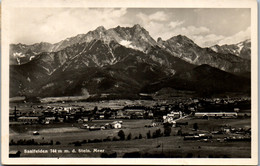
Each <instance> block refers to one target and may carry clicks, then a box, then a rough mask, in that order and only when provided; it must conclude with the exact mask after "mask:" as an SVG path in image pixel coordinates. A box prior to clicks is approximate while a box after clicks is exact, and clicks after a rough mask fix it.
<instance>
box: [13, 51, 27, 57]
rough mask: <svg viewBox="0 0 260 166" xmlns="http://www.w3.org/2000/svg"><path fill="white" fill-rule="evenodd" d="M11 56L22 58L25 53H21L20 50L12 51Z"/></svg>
mask: <svg viewBox="0 0 260 166" xmlns="http://www.w3.org/2000/svg"><path fill="white" fill-rule="evenodd" d="M13 56H14V57H19V58H24V57H25V55H24V54H23V53H21V52H15V53H13Z"/></svg>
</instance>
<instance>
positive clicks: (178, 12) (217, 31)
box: [10, 8, 251, 47]
mask: <svg viewBox="0 0 260 166" xmlns="http://www.w3.org/2000/svg"><path fill="white" fill-rule="evenodd" d="M250 20H251V17H250V9H247V8H14V9H13V10H12V11H11V12H10V32H11V33H10V42H11V43H23V44H33V43H39V42H49V43H56V42H59V41H61V40H64V39H66V38H68V37H72V36H75V35H77V34H85V33H87V32H88V31H90V30H94V29H96V28H97V27H98V26H101V25H102V26H104V27H105V28H106V29H109V28H114V27H116V26H118V25H119V26H122V27H132V26H133V25H134V24H140V25H141V26H142V27H144V28H145V29H146V30H147V31H148V32H149V34H150V35H151V36H152V37H153V38H154V39H155V40H157V38H158V37H161V38H162V39H163V40H167V39H169V38H171V37H173V36H176V35H179V34H181V35H185V36H187V37H189V38H190V39H192V40H193V41H194V42H195V43H197V44H198V45H199V46H201V47H209V46H212V45H215V44H219V45H223V44H234V43H239V42H241V41H243V40H246V39H250V35H251V28H250V25H251V23H250Z"/></svg>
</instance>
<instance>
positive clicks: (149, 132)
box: [146, 130, 151, 139]
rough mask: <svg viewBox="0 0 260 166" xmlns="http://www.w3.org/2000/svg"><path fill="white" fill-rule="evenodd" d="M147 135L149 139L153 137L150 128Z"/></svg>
mask: <svg viewBox="0 0 260 166" xmlns="http://www.w3.org/2000/svg"><path fill="white" fill-rule="evenodd" d="M146 135H147V139H149V138H151V131H150V130H149V131H148V132H147V134H146Z"/></svg>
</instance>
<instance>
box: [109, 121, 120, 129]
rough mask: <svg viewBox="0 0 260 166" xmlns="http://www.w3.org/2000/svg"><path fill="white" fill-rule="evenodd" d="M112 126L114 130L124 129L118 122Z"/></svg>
mask: <svg viewBox="0 0 260 166" xmlns="http://www.w3.org/2000/svg"><path fill="white" fill-rule="evenodd" d="M111 126H112V128H114V129H121V128H122V124H121V123H119V122H117V121H115V122H113V123H112V124H111Z"/></svg>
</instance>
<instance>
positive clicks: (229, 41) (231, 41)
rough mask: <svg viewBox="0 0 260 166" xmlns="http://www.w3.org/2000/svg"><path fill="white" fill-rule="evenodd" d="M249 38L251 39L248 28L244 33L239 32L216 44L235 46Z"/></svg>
mask: <svg viewBox="0 0 260 166" xmlns="http://www.w3.org/2000/svg"><path fill="white" fill-rule="evenodd" d="M250 38H251V27H250V26H249V27H247V29H246V30H244V31H240V32H238V33H236V34H234V35H233V36H229V37H226V38H223V39H222V40H220V41H219V42H218V44H219V45H223V44H235V43H239V42H241V41H244V40H246V39H250Z"/></svg>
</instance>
